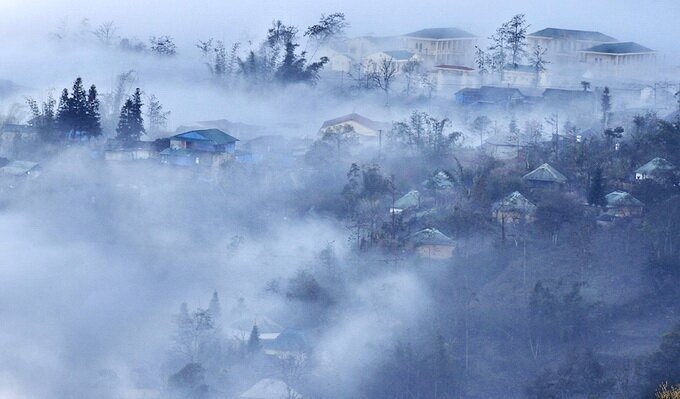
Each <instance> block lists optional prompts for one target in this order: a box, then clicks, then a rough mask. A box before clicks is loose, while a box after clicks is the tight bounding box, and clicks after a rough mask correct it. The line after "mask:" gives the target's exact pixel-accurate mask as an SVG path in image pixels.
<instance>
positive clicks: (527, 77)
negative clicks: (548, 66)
mask: <svg viewBox="0 0 680 399" xmlns="http://www.w3.org/2000/svg"><path fill="white" fill-rule="evenodd" d="M501 82H502V83H503V84H506V85H508V86H525V87H527V86H531V87H533V86H536V87H538V86H541V87H545V86H548V85H549V84H550V82H549V75H548V72H547V71H539V70H537V69H536V68H535V67H533V66H531V65H512V64H508V65H506V66H505V67H503V79H502V80H501Z"/></svg>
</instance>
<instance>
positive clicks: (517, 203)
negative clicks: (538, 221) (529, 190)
mask: <svg viewBox="0 0 680 399" xmlns="http://www.w3.org/2000/svg"><path fill="white" fill-rule="evenodd" d="M491 209H492V216H493V218H494V219H496V220H498V222H500V223H518V222H520V221H524V222H531V221H533V216H534V213H535V212H536V205H534V204H532V203H531V202H530V201H529V200H528V199H526V197H525V196H523V195H522V194H521V193H520V192H519V191H515V192H513V193H511V194H509V195H508V196H506V197H505V198H503V199H501V200H500V201H498V202H496V203H494V204H493V206H492V208H491Z"/></svg>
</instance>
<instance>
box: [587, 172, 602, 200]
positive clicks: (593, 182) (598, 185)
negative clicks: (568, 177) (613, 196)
mask: <svg viewBox="0 0 680 399" xmlns="http://www.w3.org/2000/svg"><path fill="white" fill-rule="evenodd" d="M604 189H605V187H604V184H603V182H602V168H600V167H597V169H595V172H594V173H593V176H592V177H591V179H590V189H589V190H588V203H589V204H590V205H596V206H605V205H606V201H605V198H604Z"/></svg>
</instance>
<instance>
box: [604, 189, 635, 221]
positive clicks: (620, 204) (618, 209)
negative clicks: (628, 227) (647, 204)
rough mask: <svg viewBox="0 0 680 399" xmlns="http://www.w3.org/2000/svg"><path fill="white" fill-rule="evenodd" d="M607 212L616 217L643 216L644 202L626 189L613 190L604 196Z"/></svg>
mask: <svg viewBox="0 0 680 399" xmlns="http://www.w3.org/2000/svg"><path fill="white" fill-rule="evenodd" d="M604 198H605V200H606V202H607V206H606V207H607V213H608V214H609V215H611V216H615V217H633V216H641V215H642V211H643V209H644V204H643V203H642V202H640V200H638V199H637V198H635V197H633V196H632V195H630V194H629V193H627V192H625V191H620V190H617V191H613V192H611V193H609V194H607V195H605V196H604Z"/></svg>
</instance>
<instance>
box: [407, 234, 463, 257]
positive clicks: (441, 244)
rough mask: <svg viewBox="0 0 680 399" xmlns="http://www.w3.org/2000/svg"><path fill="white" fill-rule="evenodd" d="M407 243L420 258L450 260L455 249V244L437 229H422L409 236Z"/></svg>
mask: <svg viewBox="0 0 680 399" xmlns="http://www.w3.org/2000/svg"><path fill="white" fill-rule="evenodd" d="M409 243H410V245H411V246H412V248H413V250H414V251H415V253H416V254H417V255H418V256H420V257H422V258H429V259H439V260H443V259H450V258H451V257H452V256H453V251H454V250H455V249H456V244H455V242H454V241H453V240H452V239H450V238H449V237H447V236H446V235H445V234H444V233H442V232H441V231H439V230H437V229H423V230H420V231H418V232H416V233H414V234H412V235H411V237H410V238H409Z"/></svg>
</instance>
